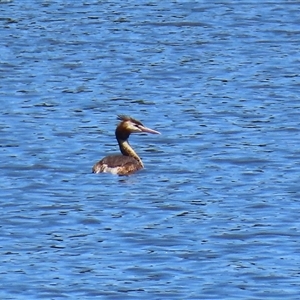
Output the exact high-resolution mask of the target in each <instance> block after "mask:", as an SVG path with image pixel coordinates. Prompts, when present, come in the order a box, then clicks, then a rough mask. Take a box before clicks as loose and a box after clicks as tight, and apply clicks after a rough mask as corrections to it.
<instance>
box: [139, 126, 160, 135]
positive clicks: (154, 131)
mask: <svg viewBox="0 0 300 300" xmlns="http://www.w3.org/2000/svg"><path fill="white" fill-rule="evenodd" d="M139 128H140V129H141V130H142V131H143V132H148V133H154V134H160V132H159V131H156V130H153V129H151V128H148V127H145V126H139Z"/></svg>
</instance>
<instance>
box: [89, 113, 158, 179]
mask: <svg viewBox="0 0 300 300" xmlns="http://www.w3.org/2000/svg"><path fill="white" fill-rule="evenodd" d="M118 120H120V121H121V122H120V123H119V125H118V126H117V128H116V132H115V134H116V139H117V141H118V144H119V148H120V151H121V152H122V155H110V156H106V157H104V158H103V159H102V160H100V161H99V162H97V163H96V164H95V165H94V166H93V173H112V174H117V175H130V174H132V173H134V172H136V171H138V170H140V169H143V168H144V165H143V162H142V160H141V159H140V157H139V156H138V155H137V154H136V152H135V151H134V150H133V149H132V148H131V146H130V145H129V143H128V138H129V136H130V134H131V133H139V132H148V133H155V134H160V132H158V131H156V130H153V129H150V128H147V127H145V126H144V125H143V124H142V123H141V122H140V121H137V120H135V119H133V118H131V117H129V116H124V115H119V116H118Z"/></svg>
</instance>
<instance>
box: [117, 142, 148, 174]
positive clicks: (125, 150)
mask: <svg viewBox="0 0 300 300" xmlns="http://www.w3.org/2000/svg"><path fill="white" fill-rule="evenodd" d="M117 140H118V144H119V147H120V151H121V152H122V154H123V155H125V156H130V157H133V158H134V159H136V160H137V161H138V162H139V164H140V165H141V166H142V168H144V165H143V162H142V160H141V159H140V157H139V156H138V155H137V153H136V152H135V151H134V150H133V148H132V147H131V146H130V145H129V143H128V140H127V139H126V140H123V139H120V138H117Z"/></svg>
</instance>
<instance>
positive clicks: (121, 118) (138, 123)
mask: <svg viewBox="0 0 300 300" xmlns="http://www.w3.org/2000/svg"><path fill="white" fill-rule="evenodd" d="M117 119H118V120H120V121H123V122H126V121H130V122H133V123H135V124H137V125H142V126H143V124H142V123H141V122H140V121H138V120H135V119H133V118H131V117H129V116H125V115H118V118H117Z"/></svg>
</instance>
